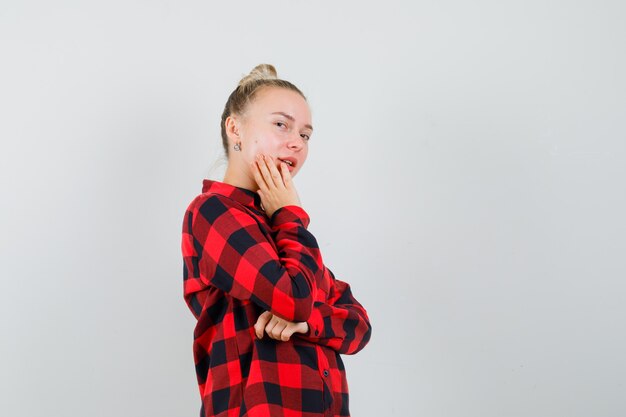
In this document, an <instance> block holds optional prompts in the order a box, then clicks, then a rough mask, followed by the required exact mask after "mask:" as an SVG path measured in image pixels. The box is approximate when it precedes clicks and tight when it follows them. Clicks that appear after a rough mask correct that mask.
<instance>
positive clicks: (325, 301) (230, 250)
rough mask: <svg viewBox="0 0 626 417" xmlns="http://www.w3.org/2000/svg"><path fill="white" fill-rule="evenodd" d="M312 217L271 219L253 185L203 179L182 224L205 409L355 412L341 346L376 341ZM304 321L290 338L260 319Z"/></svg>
mask: <svg viewBox="0 0 626 417" xmlns="http://www.w3.org/2000/svg"><path fill="white" fill-rule="evenodd" d="M309 221H310V219H309V216H308V214H307V213H306V212H305V211H304V209H302V208H301V207H299V206H295V205H290V206H284V207H281V208H279V209H278V210H276V211H275V212H274V213H273V214H272V216H271V218H268V216H267V215H266V214H265V212H264V211H263V210H262V208H261V199H260V196H259V195H258V194H257V193H256V192H253V191H251V190H247V189H245V188H240V187H236V186H233V185H230V184H227V183H223V182H218V181H212V180H208V179H205V180H204V181H203V187H202V194H200V195H199V196H197V197H196V198H195V199H194V200H193V201H192V202H191V203H190V204H189V207H188V208H187V211H186V213H185V218H184V221H183V235H182V253H183V260H184V263H183V265H184V266H183V280H184V281H183V289H184V299H185V301H186V302H187V305H188V306H189V309H190V310H191V312H192V313H193V315H194V316H195V317H196V319H197V320H198V322H197V325H196V328H195V330H194V341H193V353H194V359H195V365H196V375H197V379H198V385H199V389H200V396H201V398H202V407H201V410H200V415H201V416H203V417H204V416H219V417H226V416H228V417H230V416H249V417H253V416H262V417H268V416H281V417H283V416H284V417H314V416H348V415H349V411H348V384H347V381H346V374H345V369H344V365H343V362H342V360H341V357H340V355H339V354H340V353H344V354H353V353H356V352H358V351H359V350H361V349H362V348H363V347H364V346H365V345H366V344H367V342H368V341H369V339H370V333H371V326H370V323H369V318H368V316H367V312H366V311H365V309H364V308H363V307H362V306H361V304H360V303H359V302H358V301H357V300H356V299H355V298H354V297H353V296H352V292H351V290H350V286H349V285H348V284H347V283H345V282H343V281H340V280H338V279H336V278H335V276H334V274H333V273H332V272H331V271H330V269H328V268H327V267H326V266H325V265H324V263H323V262H322V256H321V253H320V250H319V247H318V245H317V241H316V239H315V237H314V236H313V235H312V234H311V233H310V232H309V231H308V230H307V227H308V225H309ZM266 310H267V311H270V312H271V313H273V314H275V315H276V316H279V317H282V318H283V319H286V320H289V321H292V322H299V321H306V322H307V323H308V325H309V332H308V333H307V334H306V335H304V334H299V333H296V334H294V335H293V336H292V337H291V339H290V340H289V341H287V342H282V341H277V340H274V339H271V338H270V337H269V336H268V335H267V334H266V335H264V337H263V339H261V340H259V339H257V337H256V335H255V333H254V327H253V326H254V324H255V323H256V320H257V318H258V317H259V315H260V314H261V313H263V312H264V311H266Z"/></svg>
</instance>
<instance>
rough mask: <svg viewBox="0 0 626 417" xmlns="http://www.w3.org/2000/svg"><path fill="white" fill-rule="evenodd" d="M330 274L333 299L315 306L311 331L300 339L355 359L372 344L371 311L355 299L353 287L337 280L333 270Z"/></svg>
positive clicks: (311, 320) (310, 323) (329, 298)
mask: <svg viewBox="0 0 626 417" xmlns="http://www.w3.org/2000/svg"><path fill="white" fill-rule="evenodd" d="M326 270H327V271H328V273H329V274H330V277H331V283H332V285H331V291H330V294H329V297H328V299H327V301H326V302H319V301H316V302H314V304H313V311H312V313H311V317H309V319H308V320H307V324H308V325H309V331H308V333H306V334H298V335H297V336H298V337H300V338H302V339H304V340H308V341H310V342H313V343H317V344H320V345H324V346H328V347H330V348H332V349H334V350H336V351H337V352H339V353H343V354H347V355H352V354H355V353H357V352H358V351H360V350H361V349H363V348H364V347H365V345H366V344H367V343H368V342H369V340H370V336H371V333H372V326H371V324H370V321H369V317H368V315H367V311H365V308H363V306H362V305H361V303H359V302H358V301H357V299H356V298H354V296H353V295H352V290H351V288H350V285H349V284H348V283H347V282H344V281H341V280H338V279H336V278H335V275H334V274H333V273H332V271H331V270H330V269H328V268H326Z"/></svg>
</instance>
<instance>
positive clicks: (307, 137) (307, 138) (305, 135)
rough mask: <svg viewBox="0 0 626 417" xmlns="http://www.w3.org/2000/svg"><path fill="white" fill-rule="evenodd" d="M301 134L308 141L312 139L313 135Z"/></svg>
mask: <svg viewBox="0 0 626 417" xmlns="http://www.w3.org/2000/svg"><path fill="white" fill-rule="evenodd" d="M300 136H302V137H303V138H304V139H306V140H307V142H308V141H309V139H311V136H309V135H307V134H304V133H303V134H301V135H300Z"/></svg>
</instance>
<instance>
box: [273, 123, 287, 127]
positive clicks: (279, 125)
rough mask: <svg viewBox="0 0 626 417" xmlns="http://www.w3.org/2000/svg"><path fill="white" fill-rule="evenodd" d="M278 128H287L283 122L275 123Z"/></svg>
mask: <svg viewBox="0 0 626 417" xmlns="http://www.w3.org/2000/svg"><path fill="white" fill-rule="evenodd" d="M274 124H275V125H276V126H278V127H281V126H287V125H286V124H285V123H283V122H275V123H274Z"/></svg>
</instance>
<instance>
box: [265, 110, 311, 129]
mask: <svg viewBox="0 0 626 417" xmlns="http://www.w3.org/2000/svg"><path fill="white" fill-rule="evenodd" d="M272 114H280V115H281V116H283V117H286V118H287V119H289V120H291V121H292V122H295V121H296V119H294V117H293V116H292V115H290V114H287V113H284V112H282V111H275V112H274V113H272ZM304 127H306V128H308V129H310V130H311V131H312V130H313V126H311V125H309V124H306V125H304Z"/></svg>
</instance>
